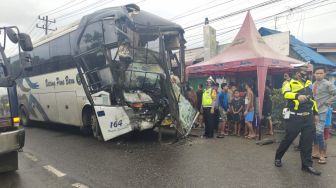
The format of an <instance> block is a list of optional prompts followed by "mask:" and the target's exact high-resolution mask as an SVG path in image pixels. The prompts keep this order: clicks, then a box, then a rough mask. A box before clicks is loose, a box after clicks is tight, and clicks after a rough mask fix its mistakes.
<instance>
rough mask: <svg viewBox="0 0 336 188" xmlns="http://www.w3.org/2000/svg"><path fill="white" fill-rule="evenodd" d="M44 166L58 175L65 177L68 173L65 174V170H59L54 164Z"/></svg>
mask: <svg viewBox="0 0 336 188" xmlns="http://www.w3.org/2000/svg"><path fill="white" fill-rule="evenodd" d="M43 168H45V169H46V170H48V171H49V172H51V173H53V174H55V175H56V176H57V177H59V178H60V177H63V176H65V175H66V174H64V173H63V172H61V171H59V170H57V169H56V168H54V167H53V166H51V165H45V166H43Z"/></svg>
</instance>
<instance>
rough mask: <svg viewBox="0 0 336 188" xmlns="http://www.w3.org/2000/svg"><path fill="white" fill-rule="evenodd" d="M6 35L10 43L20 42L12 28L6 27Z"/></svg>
mask: <svg viewBox="0 0 336 188" xmlns="http://www.w3.org/2000/svg"><path fill="white" fill-rule="evenodd" d="M5 30H6V34H7V37H8V38H9V40H10V41H12V42H13V43H14V44H16V43H17V42H18V41H19V38H18V35H17V34H16V33H15V32H14V30H13V29H12V28H8V27H6V29H5Z"/></svg>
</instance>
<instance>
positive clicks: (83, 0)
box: [49, 0, 88, 15]
mask: <svg viewBox="0 0 336 188" xmlns="http://www.w3.org/2000/svg"><path fill="white" fill-rule="evenodd" d="M75 1H76V0H75ZM75 1H72V2H71V3H73V2H75ZM85 1H88V0H82V1H80V2H78V3H76V6H78V5H79V4H82V3H84V2H85ZM71 3H69V4H68V6H69V5H71ZM69 8H73V6H70V7H67V8H64V9H61V10H58V11H56V12H53V13H51V14H49V15H53V14H56V13H59V12H62V11H64V10H67V9H69Z"/></svg>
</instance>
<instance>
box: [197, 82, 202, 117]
mask: <svg viewBox="0 0 336 188" xmlns="http://www.w3.org/2000/svg"><path fill="white" fill-rule="evenodd" d="M196 95H197V105H196V106H197V110H198V111H201V107H202V95H203V84H199V85H198V89H197V91H196Z"/></svg>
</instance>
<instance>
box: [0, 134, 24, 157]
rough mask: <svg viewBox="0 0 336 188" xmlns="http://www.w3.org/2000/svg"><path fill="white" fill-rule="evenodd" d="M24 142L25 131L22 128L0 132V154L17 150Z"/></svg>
mask: <svg viewBox="0 0 336 188" xmlns="http://www.w3.org/2000/svg"><path fill="white" fill-rule="evenodd" d="M24 144H25V131H24V130H23V129H19V130H15V131H8V132H1V133H0V155H1V154H4V153H9V152H12V151H17V150H19V149H21V148H22V147H23V146H24Z"/></svg>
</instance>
